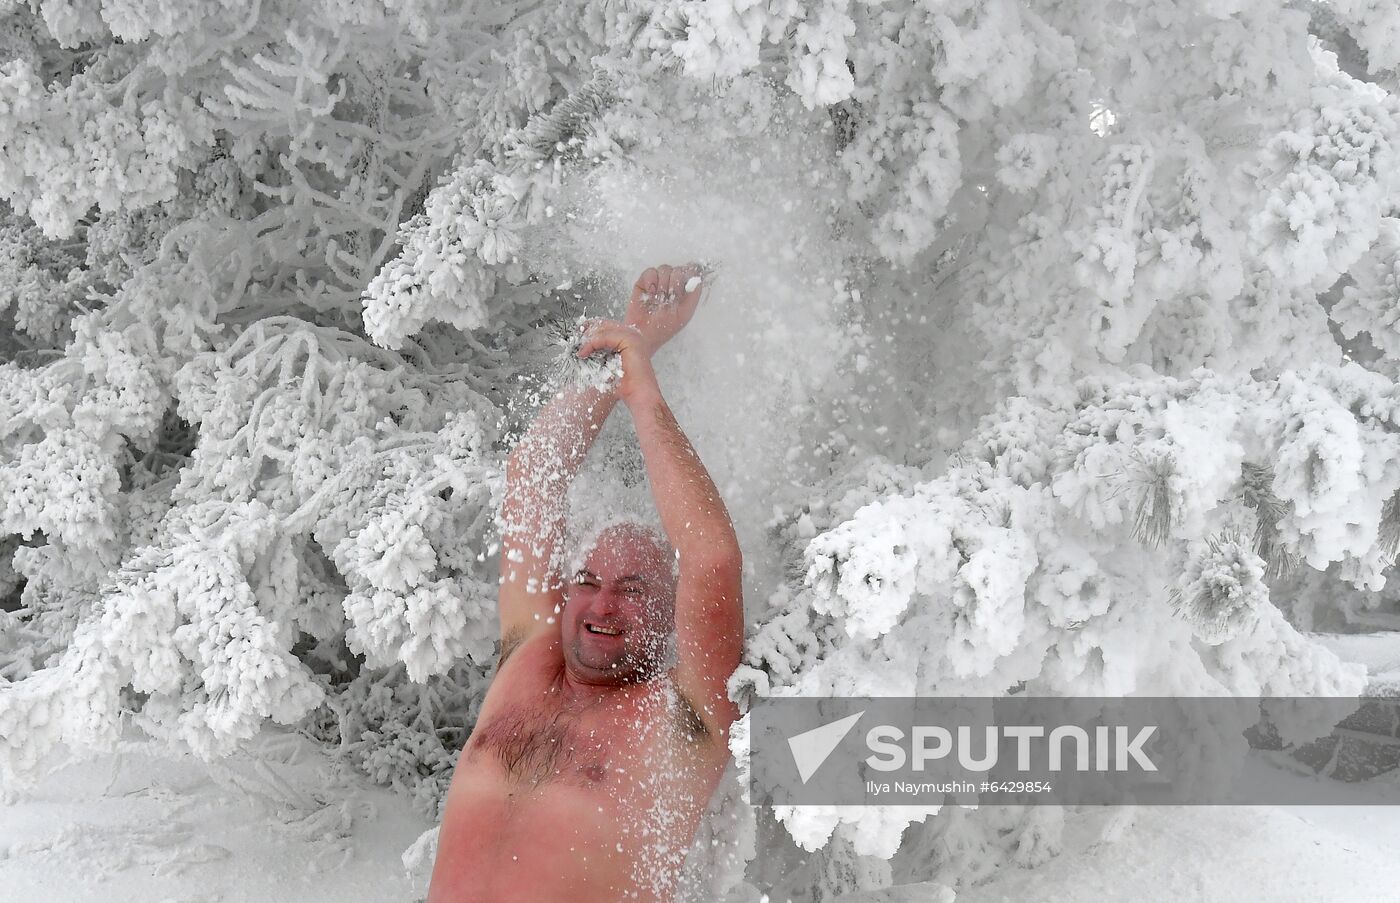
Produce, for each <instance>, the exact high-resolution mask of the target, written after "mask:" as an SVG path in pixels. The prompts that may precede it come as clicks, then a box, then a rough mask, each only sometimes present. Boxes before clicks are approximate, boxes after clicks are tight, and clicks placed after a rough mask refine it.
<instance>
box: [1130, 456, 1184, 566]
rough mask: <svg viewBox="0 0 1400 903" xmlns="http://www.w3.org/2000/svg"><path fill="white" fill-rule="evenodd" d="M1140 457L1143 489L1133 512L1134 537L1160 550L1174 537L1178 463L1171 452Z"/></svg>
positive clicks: (1140, 478)
mask: <svg viewBox="0 0 1400 903" xmlns="http://www.w3.org/2000/svg"><path fill="white" fill-rule="evenodd" d="M1137 458H1138V463H1139V465H1140V470H1139V481H1140V482H1141V484H1142V487H1141V491H1140V492H1139V493H1138V500H1137V505H1136V506H1135V507H1134V510H1133V537H1134V538H1135V539H1137V541H1138V542H1140V543H1142V544H1143V545H1145V546H1148V547H1150V548H1154V549H1158V548H1161V547H1162V545H1163V544H1164V543H1165V542H1166V541H1167V540H1168V539H1169V538H1170V537H1171V532H1172V524H1173V522H1174V521H1175V515H1174V513H1173V510H1172V488H1171V479H1172V476H1173V475H1174V474H1175V473H1176V460H1175V458H1173V457H1172V456H1171V454H1170V453H1163V454H1153V455H1148V454H1145V453H1139V454H1137Z"/></svg>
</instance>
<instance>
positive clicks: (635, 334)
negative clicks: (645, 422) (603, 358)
mask: <svg viewBox="0 0 1400 903" xmlns="http://www.w3.org/2000/svg"><path fill="white" fill-rule="evenodd" d="M647 272H652V271H651V270H648V271H647ZM677 328H678V329H679V328H680V327H677ZM653 350H655V349H654V346H652V344H651V343H650V342H648V341H647V339H646V337H645V336H644V335H643V334H642V332H641V330H639V329H638V328H637V327H635V326H629V325H626V324H623V323H618V322H617V321H616V320H592V321H590V322H589V323H588V324H587V327H586V331H585V332H584V336H583V343H582V344H581V345H580V346H579V349H578V356H579V358H586V357H588V356H589V355H591V354H597V353H599V352H607V353H612V354H616V355H618V356H619V357H621V358H622V378H621V379H619V380H618V382H617V396H618V397H619V398H621V399H622V400H623V401H624V402H626V403H627V404H628V406H631V405H632V404H633V403H634V402H635V401H638V400H640V399H643V398H652V397H655V396H656V395H659V394H660V392H661V390H660V389H659V388H658V387H657V385H656V371H655V370H653V369H652V367H651V353H652V351H653Z"/></svg>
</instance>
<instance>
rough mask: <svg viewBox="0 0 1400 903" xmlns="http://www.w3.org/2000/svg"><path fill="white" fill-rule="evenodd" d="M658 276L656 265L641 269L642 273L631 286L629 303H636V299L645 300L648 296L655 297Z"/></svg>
mask: <svg viewBox="0 0 1400 903" xmlns="http://www.w3.org/2000/svg"><path fill="white" fill-rule="evenodd" d="M659 278H660V274H659V273H657V272H656V267H647V268H646V269H645V270H643V271H642V275H640V276H638V277H637V282H636V284H635V285H633V286H632V302H631V303H633V304H636V303H637V302H638V301H645V300H648V299H649V298H654V297H656V295H657V292H658V291H659V289H658V288H657V280H658V279H659Z"/></svg>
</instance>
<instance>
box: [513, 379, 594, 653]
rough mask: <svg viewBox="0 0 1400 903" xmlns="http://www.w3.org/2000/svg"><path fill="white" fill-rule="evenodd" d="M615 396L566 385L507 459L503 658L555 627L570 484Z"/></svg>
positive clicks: (560, 585) (591, 388) (544, 409)
mask: <svg viewBox="0 0 1400 903" xmlns="http://www.w3.org/2000/svg"><path fill="white" fill-rule="evenodd" d="M616 403H617V394H616V393H615V392H614V391H612V390H608V391H602V390H599V389H596V388H593V387H591V386H589V387H580V386H566V387H565V388H564V389H562V390H561V391H560V392H559V394H558V395H556V396H554V398H553V399H552V400H550V402H549V404H547V405H545V407H544V408H543V409H542V410H541V411H540V413H539V414H538V415H537V416H536V417H535V420H534V422H533V423H531V424H530V428H529V429H528V430H526V431H525V435H524V436H522V437H521V439H520V442H519V443H517V444H516V446H515V448H514V449H513V450H512V451H511V453H510V457H509V458H508V459H507V460H506V497H505V502H504V503H503V505H502V507H501V520H502V528H503V529H502V531H501V532H502V543H501V593H500V605H499V617H500V623H501V658H502V660H504V659H505V657H506V656H507V655H509V654H510V653H511V651H512V650H513V649H514V648H515V647H516V646H517V645H519V644H520V642H521V641H523V640H524V639H525V637H527V636H528V635H529V634H530V633H531V632H533V631H534V630H535V629H536V628H538V627H542V626H544V625H545V624H547V623H549V618H550V616H551V615H554V614H555V613H556V610H557V606H558V604H559V602H560V600H561V598H562V589H563V582H562V580H561V575H560V574H559V571H558V562H557V551H558V549H559V546H560V543H561V541H562V539H563V534H564V514H565V508H566V507H567V505H566V500H567V497H568V492H569V484H570V483H571V482H572V481H573V478H574V476H575V475H576V474H577V473H578V469H579V466H580V465H581V464H582V463H583V459H584V457H585V456H586V455H587V454H588V449H589V448H590V447H592V445H593V440H594V439H596V438H598V433H599V431H600V430H601V429H602V428H603V423H604V421H606V420H607V419H608V414H609V413H611V411H612V409H613V405H615V404H616Z"/></svg>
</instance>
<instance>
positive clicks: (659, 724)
mask: <svg viewBox="0 0 1400 903" xmlns="http://www.w3.org/2000/svg"><path fill="white" fill-rule="evenodd" d="M698 273H699V269H698V268H696V267H694V266H691V267H674V268H673V267H669V266H662V267H659V268H656V269H649V270H647V271H646V272H644V273H643V274H642V276H641V278H640V279H638V280H637V283H636V285H635V286H633V291H632V299H631V301H630V302H629V304H628V312H627V320H626V322H625V323H615V322H611V321H597V322H595V323H594V324H593V325H592V326H590V328H589V331H588V334H587V335H586V337H585V339H584V341H583V343H582V344H581V347H580V349H579V352H578V353H579V355H580V357H586V356H588V355H589V354H591V353H593V352H595V351H605V352H608V353H611V354H616V355H618V356H619V358H620V359H621V363H622V375H621V377H620V378H619V379H618V381H617V385H616V386H615V387H613V388H608V389H605V388H600V387H587V388H581V387H572V388H564V389H561V390H560V392H559V394H558V395H556V396H555V398H554V399H552V400H551V401H550V403H549V404H548V405H546V406H545V407H544V408H543V409H542V410H541V411H540V412H539V414H537V415H536V417H535V420H534V421H533V422H532V423H531V425H530V428H529V429H528V430H527V431H526V433H525V435H524V436H523V437H522V438H521V441H520V442H519V443H518V444H517V446H516V448H515V449H514V450H512V452H511V454H510V456H509V458H508V459H507V462H506V465H507V466H506V496H505V501H504V504H503V506H502V526H503V530H502V540H503V542H502V554H501V590H500V600H499V606H498V607H499V615H500V621H501V649H502V659H501V664H500V666H499V667H498V669H497V673H496V677H497V679H496V680H494V681H493V682H492V684H491V688H490V689H489V690H488V691H487V694H486V699H485V700H484V702H483V704H482V710H481V714H480V716H479V717H478V719H477V727H476V729H475V730H474V731H473V732H472V736H471V739H470V740H469V741H468V742H467V745H466V747H465V748H464V749H463V750H462V755H461V757H460V759H459V760H458V763H457V769H456V773H455V774H454V775H453V778H452V786H451V788H450V789H449V791H448V794H447V803H446V807H445V809H444V811H443V821H442V830H441V833H440V834H439V836H438V856H437V861H436V862H435V863H434V866H433V879H432V885H431V887H430V888H429V891H428V898H429V901H430V903H468V901H470V903H476V901H481V903H511V901H521V903H550V901H561V903H562V901H568V903H614V901H619V900H646V901H658V903H660V901H668V900H670V899H671V898H672V896H673V894H674V890H675V881H676V875H677V872H678V870H679V868H680V865H681V863H682V861H683V860H684V857H685V853H686V851H687V850H688V849H689V846H690V843H691V841H692V839H693V837H694V835H695V829H696V826H697V824H698V823H699V820H700V817H701V815H702V814H703V812H704V810H705V807H706V805H707V803H708V801H709V798H710V795H711V794H712V793H713V791H714V788H715V785H716V784H717V783H718V782H719V779H720V776H721V774H722V773H723V771H724V768H725V765H726V763H727V762H728V759H729V749H728V734H729V727H730V724H732V723H733V721H734V719H735V718H737V717H738V710H737V708H736V707H735V705H734V703H733V702H732V701H731V700H730V699H729V698H728V693H727V688H726V681H727V679H728V677H729V675H730V674H732V673H733V672H734V669H735V668H736V667H737V666H738V664H739V659H740V655H741V652H742V646H743V602H742V594H743V593H742V555H741V553H740V549H739V544H738V539H737V538H736V536H735V534H734V528H733V524H732V523H731V522H730V519H729V514H728V512H727V511H726V509H725V507H724V503H723V501H722V500H721V499H720V497H719V491H718V490H717V489H716V488H715V485H714V482H713V481H712V480H711V479H710V476H709V474H708V472H706V470H705V468H704V466H703V464H701V462H700V458H699V456H698V455H697V454H696V452H695V450H694V448H693V447H692V446H691V445H690V441H689V439H687V437H686V436H685V434H684V432H682V431H681V428H680V426H679V424H678V423H677V421H676V419H675V416H674V414H673V413H672V412H671V410H670V406H669V405H668V404H667V403H666V400H665V398H664V397H663V396H662V394H661V389H660V387H659V386H658V385H657V383H656V374H655V371H654V370H653V369H652V366H651V355H652V353H653V352H654V351H655V350H656V349H657V348H659V347H661V345H662V344H663V343H665V342H666V341H667V340H668V339H669V338H671V337H672V336H674V335H675V334H676V332H678V331H679V330H680V329H681V328H682V327H684V326H685V325H686V323H687V322H688V321H689V319H690V317H691V315H692V314H694V312H695V309H696V306H697V305H698V304H699V302H700V297H701V294H702V292H701V289H700V288H699V287H698V284H697V283H696V282H695V281H694V278H695V276H696V275H698ZM618 402H622V403H623V404H625V405H626V407H627V408H628V413H629V415H630V416H631V419H632V423H633V426H634V428H635V430H636V435H637V443H638V446H639V447H640V449H641V451H642V456H643V458H644V459H645V461H646V466H647V477H648V482H649V483H650V485H651V487H652V499H653V501H654V502H655V504H656V513H657V515H658V517H659V519H660V521H661V526H662V528H663V530H664V532H665V535H666V537H667V540H668V541H669V543H670V545H671V546H673V547H674V548H675V550H676V551H675V553H674V558H673V557H672V554H673V553H672V552H671V551H670V549H668V548H666V547H665V546H664V545H662V544H658V543H657V541H656V540H655V538H654V537H653V536H651V535H650V534H649V533H647V532H646V531H644V530H641V529H640V528H638V527H636V526H619V527H614V528H612V529H609V530H607V531H604V533H603V534H602V535H601V536H600V537H599V540H598V542H597V544H596V545H595V546H594V547H593V548H592V550H591V552H590V554H589V556H588V558H587V560H586V561H585V563H584V567H583V568H582V569H581V570H580V571H579V572H575V573H573V574H566V575H561V574H560V573H558V571H557V570H556V564H555V563H556V561H557V560H558V551H559V548H560V545H561V541H562V540H561V537H562V536H563V533H564V529H563V528H564V524H563V513H562V512H563V511H564V508H565V505H564V502H565V499H566V495H567V490H568V486H569V484H570V482H571V481H572V480H573V478H574V475H575V474H576V473H577V470H578V467H579V465H580V464H581V462H582V461H583V458H584V456H585V455H586V454H587V452H588V449H589V447H590V446H591V445H592V443H593V440H594V439H595V438H596V437H597V435H598V432H599V431H600V430H601V429H602V426H603V423H604V422H605V420H606V419H607V417H608V416H609V413H610V412H611V411H612V409H613V407H614V406H615V405H616V404H617V403H618ZM600 630H601V631H602V632H599V631H600ZM672 637H673V638H674V640H675V642H674V643H673V644H670V643H667V642H663V641H665V640H668V639H670V638H672ZM671 653H674V655H672V654H671Z"/></svg>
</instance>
